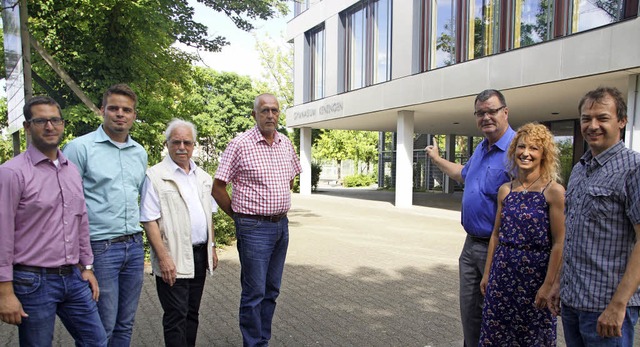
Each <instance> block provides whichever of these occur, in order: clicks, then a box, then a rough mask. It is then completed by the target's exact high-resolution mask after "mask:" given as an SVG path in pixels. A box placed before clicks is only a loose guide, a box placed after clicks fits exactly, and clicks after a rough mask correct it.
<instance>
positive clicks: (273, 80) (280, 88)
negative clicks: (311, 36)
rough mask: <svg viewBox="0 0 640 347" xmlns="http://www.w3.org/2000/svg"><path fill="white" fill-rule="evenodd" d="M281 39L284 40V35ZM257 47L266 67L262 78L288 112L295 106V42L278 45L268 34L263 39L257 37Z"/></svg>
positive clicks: (282, 107)
mask: <svg viewBox="0 0 640 347" xmlns="http://www.w3.org/2000/svg"><path fill="white" fill-rule="evenodd" d="M281 39H282V41H284V39H283V38H282V37H281ZM256 49H257V51H258V54H259V55H260V64H261V65H262V67H263V68H264V71H263V72H262V78H263V79H264V80H265V81H266V85H267V87H268V89H269V90H272V91H273V92H274V94H275V95H276V97H277V98H278V102H279V103H280V108H281V109H282V110H283V111H285V113H286V110H287V109H288V108H289V107H291V106H293V44H292V43H288V42H287V43H284V44H283V45H278V44H277V43H274V40H273V39H272V38H271V37H270V36H268V35H267V36H265V37H264V39H262V40H261V39H259V38H258V37H256Z"/></svg>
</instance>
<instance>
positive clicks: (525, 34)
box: [513, 0, 553, 48]
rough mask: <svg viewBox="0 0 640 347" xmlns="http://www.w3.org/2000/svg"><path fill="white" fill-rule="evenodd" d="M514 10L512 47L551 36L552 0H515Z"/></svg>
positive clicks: (523, 45)
mask: <svg viewBox="0 0 640 347" xmlns="http://www.w3.org/2000/svg"><path fill="white" fill-rule="evenodd" d="M514 12H515V15H514V29H513V47H514V48H518V47H525V46H529V45H533V44H536V43H539V42H542V41H547V40H549V39H551V38H552V37H551V33H552V32H553V1H551V0H517V1H516V3H515V11H514Z"/></svg>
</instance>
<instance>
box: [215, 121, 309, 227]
mask: <svg viewBox="0 0 640 347" xmlns="http://www.w3.org/2000/svg"><path fill="white" fill-rule="evenodd" d="M301 171H302V167H301V166H300V160H299V159H298V156H297V155H296V152H295V149H294V148H293V144H291V141H290V140H289V139H288V138H287V137H286V136H284V135H282V134H280V133H278V132H276V133H275V138H274V141H273V143H272V144H271V145H269V143H268V142H267V140H266V139H265V138H264V136H262V134H261V133H260V130H258V127H257V126H255V127H254V128H253V129H250V130H248V131H246V132H244V133H242V134H240V135H238V136H236V138H234V139H233V140H231V142H229V145H228V146H227V149H226V150H225V151H224V153H223V154H222V159H221V160H220V166H219V167H218V171H217V172H216V175H215V178H216V179H218V180H221V181H224V182H227V183H233V191H232V200H231V208H232V209H233V211H235V212H238V213H244V214H252V215H263V216H272V215H278V214H282V213H286V212H287V211H289V208H290V207H291V191H290V190H291V188H290V186H289V184H290V182H291V180H293V179H294V178H295V177H296V175H297V174H299V173H300V172H301Z"/></svg>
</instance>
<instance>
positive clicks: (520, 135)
mask: <svg viewBox="0 0 640 347" xmlns="http://www.w3.org/2000/svg"><path fill="white" fill-rule="evenodd" d="M520 139H524V141H525V142H527V143H532V144H535V145H537V146H539V147H540V148H541V149H542V160H541V161H540V175H541V177H542V178H543V179H545V180H551V181H556V182H560V179H561V178H560V174H559V172H560V156H559V154H558V147H557V146H556V143H555V141H554V140H553V134H551V131H549V129H547V127H546V126H544V125H542V124H539V123H527V124H525V125H523V126H521V127H520V128H519V129H518V131H517V132H516V136H515V137H514V138H513V141H511V145H509V150H508V152H507V158H508V163H507V169H508V170H509V173H510V174H511V176H512V177H514V178H515V177H517V173H518V165H517V164H516V148H517V146H518V141H519V140H520Z"/></svg>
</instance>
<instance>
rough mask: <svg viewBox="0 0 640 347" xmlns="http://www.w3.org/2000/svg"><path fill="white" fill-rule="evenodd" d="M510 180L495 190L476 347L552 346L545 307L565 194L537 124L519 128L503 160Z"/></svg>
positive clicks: (552, 150) (545, 134) (558, 255)
mask: <svg viewBox="0 0 640 347" xmlns="http://www.w3.org/2000/svg"><path fill="white" fill-rule="evenodd" d="M507 158H508V160H509V163H508V167H510V169H511V172H512V174H513V180H512V181H511V182H507V183H505V184H503V185H502V186H501V187H500V190H499V191H498V213H497V215H496V222H495V226H494V229H493V233H492V235H491V239H490V242H489V250H488V253H487V263H486V266H485V271H484V277H483V278H482V282H481V283H480V290H481V291H482V293H483V294H484V295H485V298H484V308H483V310H482V328H481V332H480V341H479V345H480V346H509V347H513V346H522V347H524V346H526V347H531V346H555V345H556V317H555V316H554V314H553V313H552V312H551V311H550V310H549V309H548V308H547V304H548V302H550V301H551V298H550V295H551V286H552V284H553V283H554V281H555V280H556V277H557V274H558V269H559V268H560V265H561V260H562V246H563V242H564V188H563V187H562V185H561V184H559V183H558V182H557V181H558V167H559V159H558V151H557V148H556V145H555V143H554V140H553V135H552V134H551V133H550V132H549V130H548V129H547V128H546V127H545V126H544V125H541V124H535V123H529V124H525V125H523V126H522V127H521V128H520V129H518V131H517V133H516V136H515V138H514V139H513V142H512V143H511V145H510V146H509V151H508V153H507Z"/></svg>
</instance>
